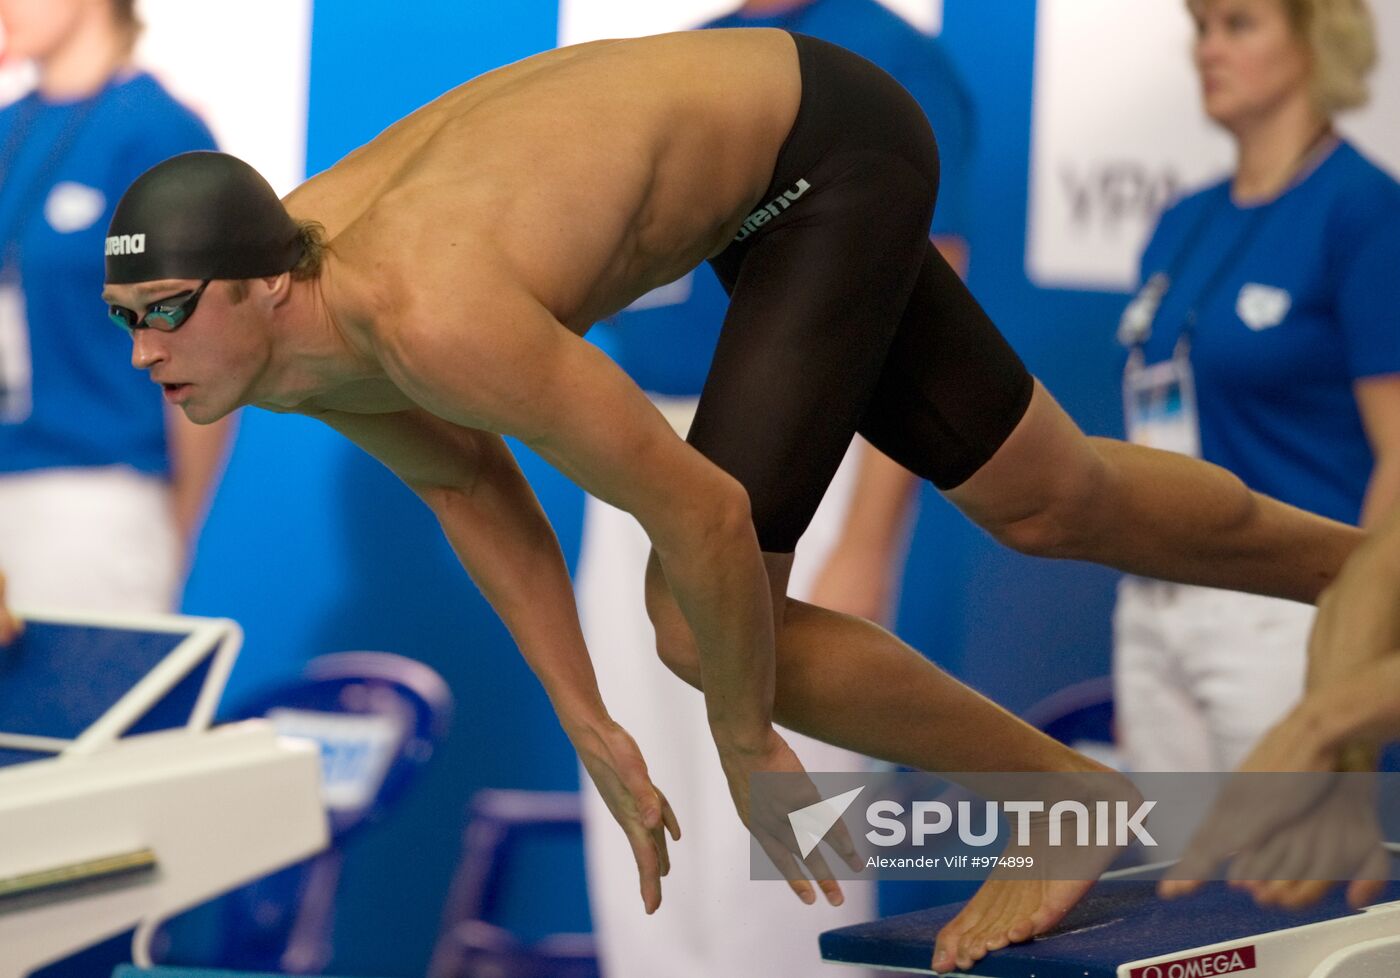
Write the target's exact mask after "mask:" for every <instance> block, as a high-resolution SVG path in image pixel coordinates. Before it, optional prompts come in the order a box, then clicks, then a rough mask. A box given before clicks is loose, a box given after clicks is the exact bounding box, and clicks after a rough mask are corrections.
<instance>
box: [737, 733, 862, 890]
mask: <svg viewBox="0 0 1400 978" xmlns="http://www.w3.org/2000/svg"><path fill="white" fill-rule="evenodd" d="M717 746H718V747H719V759H720V764H721V765H723V767H724V776H725V778H726V779H727V780H728V782H729V793H730V794H731V795H732V796H733V797H734V807H735V808H736V809H737V810H738V812H739V818H740V819H742V820H743V823H744V825H746V826H747V827H748V830H749V832H750V833H751V834H752V835H753V837H754V839H755V840H757V842H758V844H759V845H760V846H762V847H763V851H764V852H765V853H767V854H768V858H769V859H771V860H773V865H774V866H776V867H777V868H778V872H780V873H782V874H783V878H784V879H786V880H787V881H788V886H790V887H792V891H793V892H794V893H796V894H797V896H798V898H799V899H800V900H801V901H802V902H803V903H806V904H813V903H816V899H817V898H816V895H815V894H814V893H813V892H812V884H811V883H810V882H808V880H807V875H808V874H810V875H811V877H812V879H814V880H816V881H817V885H818V886H820V887H821V890H822V893H824V894H825V895H826V901H827V903H829V904H831V905H832V906H833V907H839V906H840V905H841V904H842V903H843V902H844V901H845V897H844V896H843V895H842V893H841V887H840V886H839V885H838V884H837V883H836V881H835V879H833V878H832V873H831V869H830V868H829V867H828V866H827V863H826V859H825V858H824V857H823V856H822V854H821V850H820V849H819V848H814V849H813V850H812V851H811V853H810V854H809V855H808V856H807V857H806V858H805V859H804V858H803V856H802V851H801V849H800V848H799V846H798V844H797V838H796V836H795V835H794V833H793V830H792V823H791V821H789V819H788V816H789V815H790V814H791V813H793V812H795V811H797V810H798V809H801V808H806V807H807V806H808V805H814V804H816V803H817V802H819V801H821V800H822V799H821V795H820V794H819V793H818V792H817V789H816V786H815V785H813V784H812V781H811V779H810V778H809V777H807V772H806V770H805V769H804V768H803V766H802V762H801V761H800V760H798V758H797V755H796V754H794V753H793V751H792V748H791V747H789V746H788V744H787V741H785V740H783V738H782V737H781V736H779V734H778V732H777V731H776V730H773V729H772V728H771V727H770V728H769V730H768V733H767V735H766V736H765V737H764V739H763V740H762V741H761V742H760V743H758V744H756V745H752V746H749V747H747V748H740V747H738V746H736V745H733V744H725V743H718V744H717ZM755 774H787V775H800V777H786V778H767V779H764V782H763V785H762V790H761V792H760V794H759V799H758V801H757V803H755V799H754V797H753V795H752V793H751V791H750V788H751V783H750V779H751V778H752V777H753V775H755ZM825 841H826V843H827V844H828V845H830V846H831V847H832V849H833V850H834V851H835V852H836V853H837V855H839V856H840V857H841V858H842V859H844V860H845V861H846V864H847V865H849V866H850V867H851V868H852V869H853V870H856V871H859V870H860V869H861V868H862V867H861V862H860V858H859V857H858V856H857V855H856V849H855V844H854V843H853V842H852V841H851V834H850V832H849V831H848V830H847V828H846V826H845V823H844V822H841V821H839V820H838V821H837V822H836V824H835V825H833V826H832V827H831V830H830V831H829V832H828V833H827V835H826V839H825ZM804 866H805V867H806V872H805V873H804V872H803V867H804Z"/></svg>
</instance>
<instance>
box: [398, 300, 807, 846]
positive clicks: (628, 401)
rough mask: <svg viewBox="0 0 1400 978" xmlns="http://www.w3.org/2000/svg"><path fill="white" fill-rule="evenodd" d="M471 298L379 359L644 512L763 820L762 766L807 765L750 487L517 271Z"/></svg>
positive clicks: (724, 756)
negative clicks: (757, 789) (786, 715)
mask: <svg viewBox="0 0 1400 978" xmlns="http://www.w3.org/2000/svg"><path fill="white" fill-rule="evenodd" d="M465 293H466V294H467V295H470V296H471V297H472V301H471V305H472V306H473V307H474V308H473V309H472V311H471V313H470V314H468V315H469V316H470V318H467V315H464V316H463V320H464V321H463V322H461V323H458V324H453V325H451V326H447V325H445V324H443V323H442V322H441V320H440V319H439V320H437V321H435V320H434V319H433V317H432V316H431V315H428V314H427V311H426V310H420V311H419V315H417V316H413V317H408V316H405V317H404V319H402V320H401V321H400V323H401V325H400V326H399V328H398V329H397V330H395V331H394V333H395V335H393V336H386V337H385V338H384V339H383V340H382V341H381V352H380V362H381V363H383V364H384V365H385V368H386V370H387V372H388V374H389V376H390V379H392V380H393V381H394V383H395V384H396V385H397V386H398V387H399V389H400V390H402V391H404V392H405V393H406V394H407V395H408V396H409V397H410V398H412V399H413V400H414V401H415V402H416V403H418V404H420V405H422V406H423V407H425V408H427V409H428V410H429V411H431V412H432V413H433V414H435V415H438V416H439V417H443V418H448V419H451V420H453V421H456V422H458V423H461V424H466V425H471V426H473V427H482V428H486V429H488V430H491V431H499V432H502V433H505V434H511V435H514V436H516V437H519V438H521V439H522V440H524V441H525V442H526V443H527V444H529V445H530V446H531V447H532V448H534V449H535V450H536V451H538V452H539V453H540V454H541V455H543V456H544V457H545V458H546V459H548V460H549V461H550V462H551V463H552V464H554V465H555V466H556V467H557V468H558V469H559V470H560V471H561V472H563V473H564V474H565V475H567V476H569V477H570V478H571V479H573V480H574V481H575V482H576V483H577V484H578V485H580V486H581V487H582V488H583V489H584V490H586V491H587V492H590V493H592V494H593V495H594V496H596V497H597V498H599V499H601V500H603V501H605V502H607V503H610V504H612V505H613V506H616V507H618V508H619V509H622V510H624V511H626V512H629V513H631V514H632V515H633V516H634V517H636V519H637V521H638V522H639V523H640V524H641V525H642V528H643V529H644V530H645V531H646V532H647V535H648V536H649V537H650V538H651V542H652V545H653V548H654V550H655V552H656V554H657V557H658V558H659V560H660V563H661V567H662V569H663V571H664V573H665V576H666V580H667V583H668V584H669V586H670V588H671V591H672V593H673V594H674V595H675V598H676V601H677V604H678V605H679V607H680V610H681V612H682V613H683V614H684V616H685V619H686V622H687V624H688V625H689V627H690V629H691V631H692V632H693V634H694V636H695V639H696V645H697V648H698V651H699V657H700V671H701V674H702V677H703V687H704V695H705V705H706V710H707V714H708V719H709V726H710V732H711V735H712V736H713V738H714V741H715V745H716V747H717V748H718V751H719V756H720V761H721V764H722V765H723V766H724V769H725V773H726V776H727V778H728V781H729V786H730V791H731V793H732V795H733V799H734V803H735V808H736V810H737V811H738V813H739V816H740V818H741V819H742V820H743V821H744V823H745V824H746V825H748V826H749V827H750V828H751V829H752V828H753V827H754V825H753V822H752V821H751V814H752V812H751V810H750V805H749V782H750V775H751V774H753V773H756V772H761V771H774V772H783V773H800V772H801V771H802V767H801V764H800V762H799V761H798V760H797V759H796V757H795V756H794V755H793V754H792V752H791V750H789V749H788V748H787V745H786V744H785V743H783V742H782V738H781V737H780V736H779V735H778V734H777V733H776V732H775V730H774V729H773V725H772V711H773V697H774V688H775V680H774V677H775V669H776V665H775V660H776V653H775V648H774V626H773V599H772V597H771V595H770V592H769V583H768V576H767V570H766V568H765V566H764V563H763V558H762V554H761V552H760V551H759V546H758V538H757V534H756V533H755V531H754V527H753V521H752V516H751V514H750V510H749V502H748V496H747V494H746V493H745V491H744V489H743V487H742V486H741V485H740V484H739V483H738V482H737V481H736V480H734V479H733V478H732V477H731V476H729V475H728V474H727V473H725V472H724V471H722V470H721V469H720V468H719V467H717V466H716V465H714V464H713V463H711V462H710V461H709V460H707V459H706V458H705V457H704V456H702V455H701V454H700V453H699V452H697V451H696V450H695V449H694V448H692V447H691V446H689V445H687V444H686V443H685V442H683V441H682V440H681V439H679V438H677V437H676V435H675V432H674V431H672V430H671V428H670V426H669V425H668V424H667V423H666V422H665V420H664V419H663V418H662V417H661V415H660V413H659V412H658V411H657V410H656V408H655V407H654V406H653V405H652V404H651V402H650V401H648V400H647V398H646V396H645V395H644V394H643V393H642V392H641V390H640V389H639V388H638V387H637V386H636V385H635V384H634V383H632V381H631V380H630V379H628V378H627V376H626V375H625V374H623V373H622V371H621V370H620V369H618V367H617V366H616V365H615V364H613V363H612V361H610V360H609V359H608V358H607V357H606V356H605V355H604V354H603V353H602V352H601V351H599V350H598V349H597V348H596V347H594V346H592V345H590V344H588V343H586V342H585V341H584V340H582V339H581V338H579V337H578V336H575V335H574V334H573V333H571V332H569V331H568V330H567V329H565V328H564V327H563V326H562V325H561V324H560V323H559V321H558V320H557V319H555V318H554V317H553V316H552V315H550V313H549V312H548V310H546V309H545V308H544V307H543V306H542V305H541V304H540V303H539V302H538V301H536V300H535V299H534V298H533V297H531V296H529V295H526V294H525V293H523V292H521V291H520V289H519V287H518V286H517V285H515V284H514V283H513V282H512V281H511V280H510V278H509V276H505V275H502V276H497V277H493V278H492V279H491V280H489V281H482V280H481V279H480V278H478V279H477V280H476V281H474V282H473V287H472V288H470V289H467V290H465ZM763 814H764V817H765V822H764V824H765V826H766V825H767V824H768V822H767V820H766V815H767V813H766V811H765V813H763ZM783 824H784V825H786V823H783ZM789 831H790V830H789ZM765 838H766V836H765Z"/></svg>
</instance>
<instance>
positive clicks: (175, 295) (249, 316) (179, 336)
mask: <svg viewBox="0 0 1400 978" xmlns="http://www.w3.org/2000/svg"><path fill="white" fill-rule="evenodd" d="M200 285H201V283H200V282H199V281H198V280H197V279H188V280H186V279H166V280H162V281H157V282H141V283H138V284H135V285H108V286H107V288H106V289H104V290H103V292H102V298H103V299H104V301H106V302H108V303H110V304H112V305H116V306H120V307H122V308H124V309H129V310H133V311H135V312H136V313H137V314H138V315H141V314H144V313H145V312H146V310H147V309H148V307H150V306H152V305H155V306H157V307H160V308H165V307H169V306H173V305H178V304H179V303H180V302H181V301H182V300H186V299H188V298H189V297H190V296H192V295H193V294H194V293H195V291H196V290H198V289H199V287H200ZM250 287H251V289H252V290H253V292H254V293H256V292H257V290H258V281H257V280H255V281H254V282H253V283H251V284H250V283H243V282H229V281H219V280H216V281H214V282H212V283H210V285H209V286H208V287H207V288H206V289H205V290H204V293H203V295H201V296H200V297H199V301H198V305H197V306H196V307H195V309H194V311H193V312H192V313H190V314H189V317H188V318H187V319H185V320H184V321H183V322H181V323H180V325H179V328H178V329H176V330H174V331H172V332H165V331H162V330H160V329H154V328H138V329H135V330H133V331H132V333H131V365H132V366H133V367H136V368H137V369H138V370H144V371H146V372H147V373H148V374H149V375H150V378H151V380H152V381H154V382H155V383H157V384H159V385H160V386H161V390H162V392H163V393H164V396H165V400H166V402H167V403H169V404H173V405H175V406H177V407H179V408H180V409H181V410H182V411H184V412H185V416H186V417H187V418H189V419H190V420H191V421H193V422H195V423H196V424H209V423H211V422H214V421H217V420H219V419H220V418H222V417H223V416H224V415H226V414H228V413H229V412H231V411H233V410H235V409H236V408H238V407H241V406H242V405H243V404H246V403H248V401H249V399H250V394H249V392H250V391H251V389H252V387H253V385H254V383H255V381H256V380H257V378H258V377H259V376H260V374H261V371H262V369H263V367H264V366H265V365H266V363H267V362H268V355H269V349H268V344H267V337H268V331H267V328H266V327H267V323H266V319H265V316H264V314H263V312H262V310H261V307H260V304H259V303H258V302H257V301H256V298H257V297H256V294H254V295H249V289H250Z"/></svg>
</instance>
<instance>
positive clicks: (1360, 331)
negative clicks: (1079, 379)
mask: <svg viewBox="0 0 1400 978" xmlns="http://www.w3.org/2000/svg"><path fill="white" fill-rule="evenodd" d="M1188 6H1189V9H1190V13H1191V15H1192V17H1193V18H1194V20H1195V23H1196V42H1195V64H1196V68H1197V71H1198V73H1199V75H1200V79H1201V86H1202V95H1203V98H1204V104H1205V110H1206V113H1207V114H1208V115H1209V116H1210V118H1211V119H1212V120H1213V121H1214V122H1215V123H1216V124H1218V125H1220V126H1221V127H1222V128H1223V129H1225V131H1226V132H1227V133H1229V135H1230V136H1231V137H1232V139H1233V140H1234V142H1235V145H1236V150H1237V161H1236V166H1235V171H1234V173H1233V174H1231V176H1230V177H1229V178H1228V179H1226V180H1223V181H1221V182H1220V183H1217V184H1215V185H1213V186H1211V187H1208V188H1206V189H1204V190H1202V191H1200V192H1198V193H1195V194H1192V195H1191V196H1189V197H1187V198H1185V199H1184V200H1182V201H1180V202H1179V203H1177V204H1176V205H1175V206H1173V207H1172V208H1170V209H1169V210H1168V211H1167V212H1166V213H1164V214H1163V215H1162V217H1161V220H1160V223H1159V224H1158V227H1157V229H1156V232H1155V233H1154V234H1153V236H1152V239H1151V242H1150V243H1149V245H1148V246H1147V249H1146V251H1145V253H1144V254H1143V257H1142V268H1141V277H1142V283H1143V284H1142V286H1141V291H1140V292H1139V293H1138V295H1137V296H1136V298H1135V299H1134V300H1133V301H1132V302H1131V303H1130V305H1129V307H1128V309H1127V310H1126V312H1125V314H1124V316H1123V321H1122V324H1121V327H1120V331H1119V333H1120V335H1119V338H1120V340H1121V341H1122V342H1123V343H1124V344H1125V345H1126V346H1127V347H1128V348H1129V351H1130V352H1129V355H1128V363H1127V367H1126V369H1125V373H1124V386H1125V392H1124V396H1125V412H1126V419H1127V425H1128V434H1129V437H1130V439H1131V440H1134V441H1137V442H1139V443H1142V444H1148V445H1153V446H1155V447H1159V448H1170V449H1176V450H1179V451H1183V452H1187V453H1190V454H1195V455H1199V456H1200V457H1202V458H1204V459H1206V460H1207V461H1210V462H1214V463H1217V464H1219V465H1221V466H1223V467H1224V468H1226V469H1229V470H1230V471H1232V472H1234V473H1235V474H1236V475H1238V476H1239V477H1240V478H1241V479H1243V481H1244V482H1245V483H1246V484H1247V485H1248V486H1249V487H1250V488H1252V489H1254V490H1256V491H1259V492H1262V493H1266V494H1268V495H1270V496H1274V497H1275V498H1278V499H1280V500H1283V501H1284V502H1287V503H1291V504H1293V505H1294V506H1297V507H1300V508H1302V509H1305V510H1310V511H1312V512H1315V513H1320V514H1323V515H1325V516H1329V517H1332V518H1333V519H1336V520H1341V521H1344V522H1347V523H1352V524H1357V523H1360V524H1361V525H1368V524H1370V523H1371V522H1372V520H1373V519H1374V518H1375V517H1376V515H1377V514H1379V513H1381V512H1383V511H1385V510H1386V509H1388V508H1389V507H1390V506H1391V505H1392V504H1393V503H1394V501H1395V500H1396V498H1397V489H1400V275H1397V274H1396V272H1397V269H1400V184H1397V183H1396V181H1395V180H1394V179H1393V178H1392V177H1391V176H1389V175H1388V174H1386V173H1385V172H1383V171H1382V170H1381V169H1379V168H1378V167H1377V166H1376V165H1375V164H1374V163H1372V162H1371V161H1369V160H1368V159H1366V157H1365V156H1363V155H1362V154H1361V153H1360V152H1359V151H1358V150H1357V149H1356V148H1355V147H1354V146H1352V145H1351V144H1350V143H1349V142H1348V141H1347V140H1345V139H1344V138H1342V137H1341V136H1339V135H1338V134H1337V132H1336V131H1335V129H1334V126H1333V117H1334V116H1335V114H1336V113H1338V112H1340V111H1342V110H1344V109H1347V108H1351V107H1354V106H1357V105H1360V104H1362V103H1363V102H1364V101H1365V98H1366V84H1365V78H1366V75H1367V72H1368V70H1369V69H1370V67H1371V66H1372V64H1373V63H1374V60H1375V42H1374V38H1373V29H1372V26H1371V22H1370V18H1369V14H1368V12H1367V10H1366V8H1365V6H1364V4H1363V3H1362V2H1361V0H1306V2H1289V3H1285V2H1283V0H1189V3H1188ZM1312 621H1313V609H1312V608H1311V607H1308V606H1306V605H1301V604H1293V603H1291V602H1287V601H1280V600H1277V599H1270V598H1263V597H1257V596H1251V595H1244V594H1234V593H1227V592H1222V591H1215V590H1211V589H1205V588H1197V587H1186V586H1181V585H1174V584H1164V583H1160V582H1149V581H1145V580H1141V579H1138V578H1128V579H1126V580H1125V581H1124V582H1123V583H1122V585H1121V586H1120V591H1119V601H1118V607H1117V610H1116V613H1115V667H1114V668H1115V676H1116V687H1117V689H1116V694H1117V698H1118V707H1119V709H1118V716H1119V721H1118V722H1119V735H1120V738H1121V740H1122V742H1123V747H1124V749H1125V753H1126V756H1127V760H1128V761H1129V763H1130V764H1132V766H1134V767H1135V768H1137V769H1139V770H1186V771H1196V770H1224V769H1229V768H1233V767H1235V766H1237V765H1238V764H1239V763H1240V762H1241V761H1242V760H1244V758H1245V757H1246V755H1247V754H1248V753H1249V751H1250V749H1251V747H1252V746H1253V745H1254V744H1255V742H1256V741H1257V740H1258V738H1259V737H1260V736H1261V735H1262V734H1263V733H1264V731H1266V730H1267V729H1269V728H1270V727H1271V726H1273V725H1274V724H1275V723H1276V722H1278V721H1279V720H1280V719H1282V718H1283V716H1284V715H1285V714H1286V713H1287V712H1288V711H1289V710H1290V708H1291V707H1292V706H1293V705H1294V704H1295V703H1296V702H1297V701H1298V699H1299V698H1300V696H1301V695H1302V694H1303V692H1304V680H1305V672H1306V669H1307V663H1306V647H1307V637H1308V631H1309V628H1310V626H1311V624H1312ZM1325 661H1326V662H1327V663H1330V665H1329V666H1328V668H1329V669H1330V670H1331V672H1332V673H1333V674H1342V675H1344V674H1345V673H1346V671H1347V668H1346V657H1345V656H1335V655H1334V656H1329V657H1327V659H1326V660H1325ZM1308 678H1309V680H1310V684H1312V685H1314V686H1316V685H1319V684H1321V685H1325V684H1326V683H1327V681H1328V679H1329V676H1327V675H1319V674H1318V670H1317V669H1314V674H1313V675H1311V676H1310V677H1308Z"/></svg>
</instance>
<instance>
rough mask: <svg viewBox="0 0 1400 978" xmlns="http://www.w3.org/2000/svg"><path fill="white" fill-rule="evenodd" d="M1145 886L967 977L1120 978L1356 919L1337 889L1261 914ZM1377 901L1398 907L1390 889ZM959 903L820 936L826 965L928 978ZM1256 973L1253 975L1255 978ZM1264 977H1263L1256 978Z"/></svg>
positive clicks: (992, 957) (1095, 899) (1104, 893)
mask: <svg viewBox="0 0 1400 978" xmlns="http://www.w3.org/2000/svg"><path fill="white" fill-rule="evenodd" d="M1155 886H1156V884H1155V883H1154V882H1151V881H1142V880H1132V881H1128V880H1122V881H1112V882H1101V883H1099V884H1097V885H1096V886H1095V887H1094V889H1093V890H1091V891H1090V893H1089V895H1088V896H1087V897H1086V898H1085V899H1084V900H1083V901H1082V902H1081V903H1080V904H1079V905H1078V906H1077V907H1075V908H1074V910H1072V911H1070V913H1069V914H1068V916H1066V917H1065V919H1064V920H1063V921H1062V922H1061V924H1060V926H1059V927H1058V928H1056V929H1055V930H1053V931H1051V932H1050V933H1049V934H1046V935H1045V936H1044V937H1039V938H1036V939H1035V940H1033V941H1029V942H1027V943H1025V944H1017V945H1013V946H1012V947H1008V948H1003V949H1002V950H1000V951H994V952H992V953H991V954H989V955H987V957H985V958H983V959H982V960H981V961H980V962H978V964H977V966H976V967H974V968H973V969H972V972H971V974H973V975H975V976H985V978H1117V976H1118V968H1119V966H1120V965H1123V964H1126V963H1128V962H1133V961H1141V960H1143V959H1144V958H1154V957H1158V956H1160V955H1170V954H1175V953H1177V952H1180V951H1184V950H1188V949H1191V948H1200V947H1207V946H1210V945H1215V944H1223V943H1227V942H1230V941H1238V940H1242V939H1248V938H1252V937H1256V936H1258V935H1260V934H1266V933H1270V932H1273V931H1283V930H1289V929H1292V928H1297V927H1302V926H1305V925H1307V924H1316V923H1321V922H1323V921H1332V920H1337V919H1339V918H1344V917H1350V916H1355V914H1354V912H1353V911H1352V910H1351V909H1350V908H1348V907H1347V906H1346V902H1345V898H1344V887H1340V886H1339V887H1337V888H1336V889H1335V890H1334V891H1333V892H1332V893H1331V894H1330V895H1329V897H1328V898H1327V899H1326V900H1324V901H1322V902H1321V903H1319V904H1317V905H1316V906H1314V907H1311V908H1309V909H1307V910H1303V911H1283V910H1265V909H1261V908H1260V907H1258V906H1256V905H1255V903H1254V901H1253V899H1252V898H1251V897H1250V896H1249V895H1248V894H1246V893H1238V892H1236V891H1234V890H1231V889H1229V888H1228V887H1227V886H1226V885H1225V884H1224V883H1209V884H1207V885H1206V886H1205V887H1204V888H1203V889H1202V890H1201V892H1200V893H1198V894H1196V895H1195V896H1193V897H1188V898H1185V899H1181V900H1174V901H1166V900H1159V899H1158V898H1157V896H1156V893H1155ZM1381 899H1382V901H1393V900H1400V885H1397V884H1395V883H1392V884H1390V886H1389V887H1388V888H1387V890H1386V892H1385V894H1384V895H1383V896H1382V898H1381ZM962 907H963V904H961V903H959V904H952V905H949V906H945V907H934V908H933V909H931V910H920V911H917V912H916V913H908V914H903V915H901V916H898V917H889V918H887V919H885V920H877V921H873V922H871V923H868V924H857V925H855V926H852V927H843V928H841V929H839V930H832V931H827V932H826V933H825V934H823V935H822V936H821V951H822V957H823V958H824V959H825V960H827V961H832V962H841V963H846V964H859V965H866V966H873V967H878V968H889V969H898V970H904V971H913V972H916V973H922V974H935V972H933V971H932V970H931V969H930V968H929V963H930V961H931V960H932V958H933V941H934V938H935V937H936V936H937V934H938V931H939V929H940V928H942V927H943V925H944V924H946V923H948V921H950V920H952V919H953V917H954V916H956V915H957V913H958V911H959V910H961V909H962ZM1255 973H1256V974H1257V973H1258V972H1255ZM1261 978H1262V976H1261Z"/></svg>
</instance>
